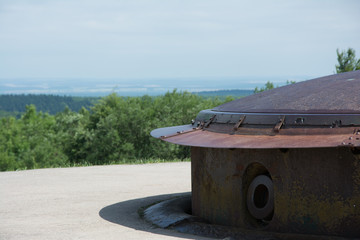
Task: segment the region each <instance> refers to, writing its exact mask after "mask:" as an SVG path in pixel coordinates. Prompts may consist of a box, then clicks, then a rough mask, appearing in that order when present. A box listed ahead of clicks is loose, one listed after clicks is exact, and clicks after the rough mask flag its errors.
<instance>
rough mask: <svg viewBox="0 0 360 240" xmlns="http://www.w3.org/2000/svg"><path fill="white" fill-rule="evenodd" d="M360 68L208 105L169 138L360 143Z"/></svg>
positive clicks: (264, 144)
mask: <svg viewBox="0 0 360 240" xmlns="http://www.w3.org/2000/svg"><path fill="white" fill-rule="evenodd" d="M359 134H360V71H353V72H347V73H341V74H335V75H330V76H325V77H321V78H316V79H313V80H308V81H304V82H299V83H296V84H291V85H287V86H284V87H279V88H275V89H272V90H269V91H265V92H262V93H258V94H254V95H251V96H247V97H244V98H240V99H237V100H235V101H232V102H229V103H225V104H223V105H220V106H218V107H215V108H213V109H208V110H203V111H201V112H200V113H199V114H198V116H197V117H196V119H195V121H194V122H193V123H192V124H189V125H183V126H176V127H169V128H161V129H156V130H154V131H152V132H151V135H152V136H153V137H156V138H161V139H162V140H164V141H167V142H171V143H175V144H180V145H187V146H198V147H213V148H319V147H338V146H341V147H345V146H347V147H359V146H360V135H359Z"/></svg>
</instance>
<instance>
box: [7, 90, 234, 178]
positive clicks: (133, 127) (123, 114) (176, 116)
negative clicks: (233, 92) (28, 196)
mask: <svg viewBox="0 0 360 240" xmlns="http://www.w3.org/2000/svg"><path fill="white" fill-rule="evenodd" d="M231 100H233V98H232V97H228V98H227V99H226V100H219V99H218V98H207V99H205V98H203V97H200V96H197V95H194V94H191V93H188V92H177V91H175V90H174V91H173V92H168V93H166V94H165V95H164V96H159V97H150V96H143V97H129V98H123V97H119V96H117V95H116V94H111V95H109V96H107V97H104V98H101V99H100V100H99V101H98V102H97V103H95V104H94V105H93V106H92V107H90V109H89V110H87V109H86V108H82V109H81V110H80V111H78V112H75V111H71V110H70V109H69V108H66V109H65V110H64V111H63V112H60V113H58V114H56V115H50V114H48V113H43V112H39V111H37V109H36V108H35V106H34V105H30V106H27V107H26V111H25V113H24V114H22V115H21V117H20V118H19V119H17V118H15V117H3V118H1V119H0V170H1V171H6V170H17V169H33V168H45V167H62V166H73V165H78V164H85V165H93V164H94V165H98V164H108V163H112V162H116V163H119V162H129V163H130V162H132V161H136V160H137V159H145V160H146V159H154V158H156V159H165V160H173V159H176V158H177V159H185V158H188V157H189V156H190V155H189V148H187V147H182V146H178V145H174V144H168V143H165V142H163V141H160V140H158V139H154V138H152V137H151V136H150V131H151V130H153V129H155V128H159V127H166V126H174V125H181V124H188V123H190V122H191V120H192V119H193V118H195V116H196V115H197V113H198V112H199V111H200V110H203V109H208V108H212V107H214V106H217V105H220V104H222V103H224V102H226V101H231Z"/></svg>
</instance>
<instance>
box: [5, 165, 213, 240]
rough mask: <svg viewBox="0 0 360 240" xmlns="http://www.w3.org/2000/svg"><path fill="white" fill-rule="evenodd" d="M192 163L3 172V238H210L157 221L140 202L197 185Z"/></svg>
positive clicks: (184, 190)
mask: <svg viewBox="0 0 360 240" xmlns="http://www.w3.org/2000/svg"><path fill="white" fill-rule="evenodd" d="M190 174H191V172H190V163H189V162H185V163H163V164H146V165H112V166H96V167H81V168H57V169H40V170H28V171H18V172H1V173H0V239H1V240H8V239H17V240H18V239H20V240H21V239H27V240H28V239H38V240H42V239H47V240H48V239H61V240H63V239H207V238H201V237H199V236H193V235H188V234H182V233H178V232H175V231H173V230H168V229H161V228H157V227H154V226H153V225H152V224H150V223H147V222H145V221H144V220H142V219H141V218H140V217H139V216H138V213H137V211H138V209H139V208H140V207H143V206H146V205H149V204H152V203H154V202H157V201H160V200H165V199H169V198H171V197H174V196H176V195H178V194H179V193H182V194H183V193H186V192H190V191H191V176H190Z"/></svg>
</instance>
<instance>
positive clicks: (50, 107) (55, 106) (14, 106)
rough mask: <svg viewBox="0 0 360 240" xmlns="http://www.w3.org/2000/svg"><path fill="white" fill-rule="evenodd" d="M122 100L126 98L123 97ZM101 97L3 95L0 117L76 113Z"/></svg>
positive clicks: (220, 93) (237, 93) (237, 92)
mask: <svg viewBox="0 0 360 240" xmlns="http://www.w3.org/2000/svg"><path fill="white" fill-rule="evenodd" d="M252 93H253V91H252V90H241V89H234V90H216V91H203V92H194V93H193V94H195V95H198V96H201V97H205V98H213V97H217V98H219V99H220V100H225V99H226V98H227V97H228V96H233V97H236V98H237V97H244V96H248V95H250V94H252ZM123 98H128V97H126V96H123ZM100 99H101V97H74V96H58V95H51V94H3V95H0V117H9V116H14V117H16V118H20V117H21V115H22V114H23V113H24V112H25V111H26V106H27V105H31V104H33V105H35V106H36V110H37V111H39V112H43V113H49V114H51V115H55V114H57V113H59V112H62V111H64V109H65V108H69V109H70V110H71V111H74V112H78V111H80V109H81V108H83V107H84V108H86V109H88V110H89V109H90V107H92V106H94V104H95V103H97V102H98V101H99V100H100Z"/></svg>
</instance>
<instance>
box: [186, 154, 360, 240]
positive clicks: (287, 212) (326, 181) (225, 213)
mask: <svg viewBox="0 0 360 240" xmlns="http://www.w3.org/2000/svg"><path fill="white" fill-rule="evenodd" d="M191 154H192V209H193V214H194V215H196V216H199V217H202V218H204V219H206V220H207V221H209V222H211V223H216V224H221V225H228V226H236V227H242V228H246V229H258V230H261V231H274V232H292V233H307V234H320V235H332V236H343V237H359V236H360V228H359V224H360V158H359V155H358V154H357V153H356V151H352V150H351V149H350V148H317V149H233V150H231V149H212V148H197V147H193V148H192V153H191ZM262 174H263V175H268V176H269V177H270V178H271V179H272V181H273V187H274V213H273V216H272V218H271V219H268V220H257V219H255V218H254V217H253V216H252V215H251V214H250V212H249V210H248V207H247V203H246V200H247V192H248V188H249V186H250V183H252V181H253V179H255V178H256V176H259V175H262Z"/></svg>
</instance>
